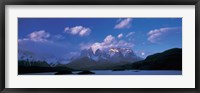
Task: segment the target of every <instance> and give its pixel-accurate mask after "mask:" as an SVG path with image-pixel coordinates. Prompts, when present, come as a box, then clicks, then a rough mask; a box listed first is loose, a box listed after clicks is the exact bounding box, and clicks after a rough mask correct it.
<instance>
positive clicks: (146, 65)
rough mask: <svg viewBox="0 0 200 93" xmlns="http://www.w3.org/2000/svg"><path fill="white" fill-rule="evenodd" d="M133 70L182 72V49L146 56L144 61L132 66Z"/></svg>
mask: <svg viewBox="0 0 200 93" xmlns="http://www.w3.org/2000/svg"><path fill="white" fill-rule="evenodd" d="M132 67H133V68H135V69H144V70H182V49H180V48H173V49H169V50H166V51H164V52H162V53H156V54H153V55H150V56H148V57H147V58H146V59H145V60H143V61H139V62H135V63H133V64H132Z"/></svg>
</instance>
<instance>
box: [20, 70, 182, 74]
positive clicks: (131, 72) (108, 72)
mask: <svg viewBox="0 0 200 93" xmlns="http://www.w3.org/2000/svg"><path fill="white" fill-rule="evenodd" d="M78 72H80V71H73V74H69V75H77V73H78ZM92 72H94V73H95V74H93V75H182V71H178V70H125V71H112V70H93V71H92ZM55 73H56V72H45V73H26V74H21V75H54V74H55Z"/></svg>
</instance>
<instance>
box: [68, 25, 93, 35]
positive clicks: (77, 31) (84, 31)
mask: <svg viewBox="0 0 200 93" xmlns="http://www.w3.org/2000/svg"><path fill="white" fill-rule="evenodd" d="M64 32H66V33H69V34H71V35H79V36H88V35H90V32H91V29H90V28H87V27H83V26H75V27H71V28H69V27H66V28H65V29H64Z"/></svg>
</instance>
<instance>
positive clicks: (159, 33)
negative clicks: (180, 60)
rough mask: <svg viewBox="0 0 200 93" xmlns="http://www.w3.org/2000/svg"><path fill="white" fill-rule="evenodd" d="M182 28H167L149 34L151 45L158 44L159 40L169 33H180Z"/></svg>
mask: <svg viewBox="0 0 200 93" xmlns="http://www.w3.org/2000/svg"><path fill="white" fill-rule="evenodd" d="M179 29H180V28H178V27H166V28H160V29H154V30H151V31H149V32H148V33H147V35H148V39H147V40H148V41H150V42H151V43H156V42H157V41H158V39H160V38H161V37H162V36H163V35H165V34H167V33H169V32H176V31H180V30H179Z"/></svg>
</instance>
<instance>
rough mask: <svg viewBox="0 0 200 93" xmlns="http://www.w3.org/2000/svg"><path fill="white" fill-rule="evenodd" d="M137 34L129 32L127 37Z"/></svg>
mask: <svg viewBox="0 0 200 93" xmlns="http://www.w3.org/2000/svg"><path fill="white" fill-rule="evenodd" d="M134 34H135V32H129V33H128V34H127V35H126V37H130V36H132V35H134Z"/></svg>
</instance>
